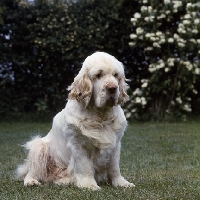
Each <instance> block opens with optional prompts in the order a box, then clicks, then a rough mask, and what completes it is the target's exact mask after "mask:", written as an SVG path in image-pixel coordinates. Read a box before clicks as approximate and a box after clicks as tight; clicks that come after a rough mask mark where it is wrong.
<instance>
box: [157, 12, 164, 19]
mask: <svg viewBox="0 0 200 200" xmlns="http://www.w3.org/2000/svg"><path fill="white" fill-rule="evenodd" d="M165 17H166V15H165V14H163V13H162V14H161V15H160V16H158V17H157V19H162V18H165Z"/></svg>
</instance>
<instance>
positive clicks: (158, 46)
mask: <svg viewBox="0 0 200 200" xmlns="http://www.w3.org/2000/svg"><path fill="white" fill-rule="evenodd" d="M153 47H157V48H161V46H160V45H159V44H158V43H157V42H154V43H153Z"/></svg>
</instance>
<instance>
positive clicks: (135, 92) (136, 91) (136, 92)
mask: <svg viewBox="0 0 200 200" xmlns="http://www.w3.org/2000/svg"><path fill="white" fill-rule="evenodd" d="M141 94H142V91H141V90H140V89H139V88H137V89H136V90H135V91H134V92H133V95H134V96H135V95H141Z"/></svg>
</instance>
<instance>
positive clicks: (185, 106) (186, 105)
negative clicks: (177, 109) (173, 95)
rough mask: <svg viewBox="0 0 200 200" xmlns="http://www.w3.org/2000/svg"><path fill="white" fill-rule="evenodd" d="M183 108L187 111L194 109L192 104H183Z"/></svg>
mask: <svg viewBox="0 0 200 200" xmlns="http://www.w3.org/2000/svg"><path fill="white" fill-rule="evenodd" d="M183 110H185V111H187V112H191V111H192V109H191V108H190V106H189V105H188V104H185V105H184V106H183Z"/></svg>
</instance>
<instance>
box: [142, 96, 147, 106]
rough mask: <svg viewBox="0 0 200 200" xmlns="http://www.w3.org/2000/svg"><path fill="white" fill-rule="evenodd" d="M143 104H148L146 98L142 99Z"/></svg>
mask: <svg viewBox="0 0 200 200" xmlns="http://www.w3.org/2000/svg"><path fill="white" fill-rule="evenodd" d="M141 103H142V105H143V106H144V105H146V104H147V101H146V99H145V98H144V97H141Z"/></svg>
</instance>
